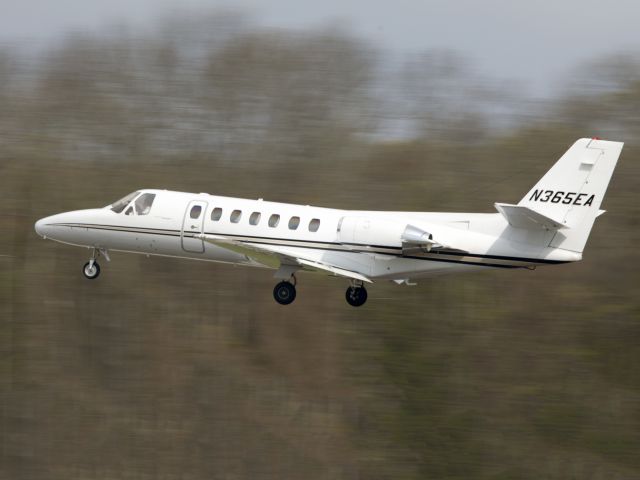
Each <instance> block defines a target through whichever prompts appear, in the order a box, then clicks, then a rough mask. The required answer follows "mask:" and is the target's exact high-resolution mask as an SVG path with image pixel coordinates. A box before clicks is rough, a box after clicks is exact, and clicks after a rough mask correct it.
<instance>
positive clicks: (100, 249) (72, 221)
mask: <svg viewBox="0 0 640 480" xmlns="http://www.w3.org/2000/svg"><path fill="white" fill-rule="evenodd" d="M622 145H623V144H622V143H620V142H609V141H604V140H599V139H586V138H585V139H581V140H578V141H577V142H575V143H574V144H573V146H572V147H571V148H570V149H569V150H568V151H567V152H566V153H565V154H564V155H563V156H562V158H560V160H558V162H557V163H556V164H555V165H554V166H553V167H552V168H551V170H549V171H548V172H547V173H546V175H544V176H543V177H542V179H541V180H540V181H539V182H538V183H537V184H536V185H535V186H534V187H533V188H532V189H531V190H530V191H529V192H528V193H527V194H526V195H525V196H524V197H523V198H522V200H520V202H518V204H516V205H513V204H508V203H496V204H495V208H496V210H497V211H498V213H422V212H377V211H353V210H337V209H331V208H320V207H312V206H309V205H293V204H287V203H275V202H267V201H263V200H262V199H258V200H246V199H239V198H230V197H219V196H215V195H209V194H206V193H199V194H194V193H182V192H172V191H167V190H139V191H137V192H134V193H131V194H129V195H127V196H126V197H124V198H123V199H121V200H118V201H117V202H115V203H114V204H112V205H109V206H106V207H104V208H97V209H90V210H78V211H74V212H66V213H60V214H58V215H53V216H51V217H47V218H43V219H41V220H38V221H37V222H36V224H35V229H36V232H37V233H38V234H39V235H41V236H42V237H43V238H48V239H51V240H56V241H58V242H62V243H68V244H70V245H76V246H81V247H88V248H89V249H91V252H92V253H91V258H90V259H89V261H88V262H87V263H86V264H85V265H84V267H83V273H84V276H85V277H86V278H88V279H95V278H97V277H98V275H99V274H100V266H99V265H98V261H97V259H98V257H99V256H103V257H104V258H105V259H106V260H107V261H108V260H109V252H110V251H122V252H133V253H142V254H146V255H163V256H172V257H181V258H190V259H196V260H208V261H214V262H224V263H233V264H240V265H248V266H253V267H267V268H272V269H275V270H276V272H275V275H274V277H275V278H276V279H278V280H280V283H278V284H277V285H276V286H275V288H274V291H273V296H274V298H275V300H276V301H277V302H278V303H280V304H282V305H287V304H290V303H291V302H293V300H294V299H295V297H296V288H295V285H296V273H297V272H298V271H302V270H307V271H315V272H321V273H325V274H330V275H335V276H340V277H344V278H346V279H348V280H349V282H350V285H349V287H348V289H347V292H346V299H347V302H348V303H349V304H350V305H353V306H354V307H357V306H360V305H363V304H364V303H365V301H366V300H367V291H366V289H365V287H364V284H365V283H373V282H374V281H378V280H391V281H394V282H396V283H398V284H403V283H404V284H407V285H411V284H413V282H414V281H415V280H418V279H422V278H426V277H430V276H432V275H440V274H445V273H455V272H462V271H473V270H480V269H492V268H528V269H534V268H535V267H537V266H538V265H548V264H559V263H567V262H576V261H578V260H580V259H581V258H582V251H583V250H584V247H585V244H586V242H587V238H588V236H589V233H590V231H591V227H592V226H593V223H594V221H595V219H596V217H597V216H599V215H601V214H602V213H604V210H600V204H601V203H602V199H603V197H604V194H605V191H606V189H607V185H608V184H609V180H610V179H611V175H612V173H613V169H614V167H615V166H616V162H617V160H618V157H619V155H620V152H621V150H622Z"/></svg>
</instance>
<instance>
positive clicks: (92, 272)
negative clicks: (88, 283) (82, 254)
mask: <svg viewBox="0 0 640 480" xmlns="http://www.w3.org/2000/svg"><path fill="white" fill-rule="evenodd" d="M82 273H83V274H84V276H85V277H86V278H88V279H89V280H95V279H96V278H98V275H100V265H98V262H96V261H95V260H94V262H93V265H92V264H91V262H87V263H85V264H84V267H82Z"/></svg>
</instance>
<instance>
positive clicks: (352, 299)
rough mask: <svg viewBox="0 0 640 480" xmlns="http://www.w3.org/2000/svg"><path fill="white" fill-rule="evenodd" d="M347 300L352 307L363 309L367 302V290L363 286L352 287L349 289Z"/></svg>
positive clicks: (346, 295)
mask: <svg viewBox="0 0 640 480" xmlns="http://www.w3.org/2000/svg"><path fill="white" fill-rule="evenodd" d="M345 298H346V299H347V303H348V304H349V305H351V306H352V307H361V306H362V305H364V303H365V302H366V301H367V290H366V289H365V288H364V287H363V286H362V285H359V286H354V285H352V286H350V287H349V288H347V292H346V294H345Z"/></svg>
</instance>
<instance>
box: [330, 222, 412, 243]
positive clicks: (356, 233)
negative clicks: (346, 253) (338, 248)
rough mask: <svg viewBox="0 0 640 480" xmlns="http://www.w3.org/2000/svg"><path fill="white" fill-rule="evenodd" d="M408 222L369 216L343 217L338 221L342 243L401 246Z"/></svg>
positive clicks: (339, 236) (339, 239)
mask: <svg viewBox="0 0 640 480" xmlns="http://www.w3.org/2000/svg"><path fill="white" fill-rule="evenodd" d="M405 227H406V223H398V222H394V221H393V220H381V219H372V218H367V217H342V219H340V223H338V241H339V242H340V243H347V244H358V245H367V246H373V245H376V246H386V247H401V246H402V239H401V237H402V232H403V231H404V229H405Z"/></svg>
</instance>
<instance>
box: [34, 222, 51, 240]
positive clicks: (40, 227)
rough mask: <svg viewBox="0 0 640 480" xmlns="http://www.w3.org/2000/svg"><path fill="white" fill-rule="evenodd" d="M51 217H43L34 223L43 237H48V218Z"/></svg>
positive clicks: (37, 231)
mask: <svg viewBox="0 0 640 480" xmlns="http://www.w3.org/2000/svg"><path fill="white" fill-rule="evenodd" d="M48 218H49V217H46V218H41V219H40V220H38V221H37V222H36V224H35V225H34V228H35V229H36V233H37V234H38V235H40V236H41V237H44V238H46V237H47V233H48V230H49V229H48V227H47V220H48Z"/></svg>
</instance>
